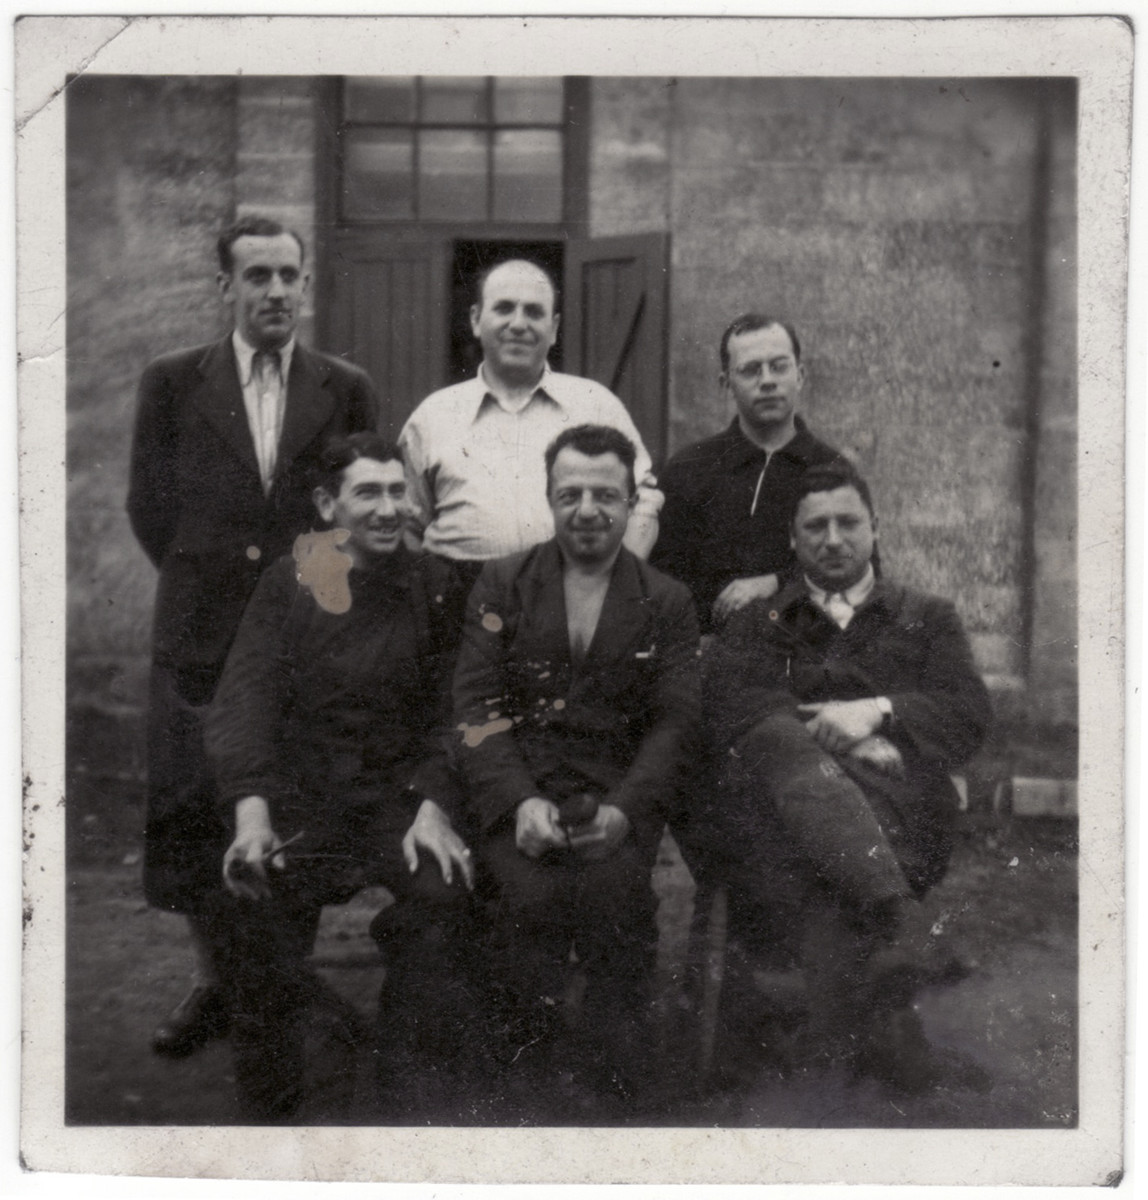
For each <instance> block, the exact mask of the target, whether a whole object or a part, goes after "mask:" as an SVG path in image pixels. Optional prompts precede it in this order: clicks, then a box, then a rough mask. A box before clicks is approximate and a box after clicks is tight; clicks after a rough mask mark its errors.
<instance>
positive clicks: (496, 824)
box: [454, 425, 700, 1116]
mask: <svg viewBox="0 0 1148 1200" xmlns="http://www.w3.org/2000/svg"><path fill="white" fill-rule="evenodd" d="M635 457H636V449H635V447H634V445H633V443H632V442H630V441H629V439H628V438H626V437H625V435H624V434H622V433H620V432H618V430H616V429H613V428H609V427H606V426H601V425H581V426H575V427H574V428H573V429H569V430H566V431H565V432H563V433H561V434H559V436H558V437H557V438H556V439H555V440H554V441H553V442H552V443H551V445H550V447H549V449H548V450H547V451H546V456H545V458H546V477H547V480H548V484H549V486H548V496H549V500H550V508H551V512H552V514H553V518H554V530H555V537H554V538H553V539H551V540H550V541H548V542H543V543H542V544H541V545H539V546H535V547H533V548H532V549H530V550H527V551H525V552H523V553H520V554H515V555H511V556H510V557H509V558H502V559H497V560H495V561H493V562H489V563H487V565H486V566H485V567H484V569H483V572H482V575H481V576H480V577H479V580H478V582H477V583H476V584H475V587H474V590H473V591H472V592H471V595H470V600H469V602H468V604H467V616H466V622H465V626H464V632H463V644H462V649H461V651H460V653H459V661H458V666H457V668H456V671H455V681H454V700H455V724H456V726H457V728H458V731H459V733H460V735H461V736H460V738H459V742H458V749H457V754H458V760H459V763H460V765H461V768H462V773H463V776H464V780H465V783H466V786H467V791H468V799H469V803H470V806H471V809H472V812H473V815H474V818H475V821H476V823H477V825H478V827H479V829H480V831H481V833H480V835H479V840H478V842H477V844H476V846H475V849H476V851H477V852H478V853H479V854H480V855H481V863H482V866H483V868H484V870H485V872H486V873H487V880H488V882H489V883H490V884H492V885H493V893H494V894H493V898H492V902H491V903H492V931H491V932H492V945H491V953H490V955H489V965H490V970H491V974H492V977H493V983H494V985H495V987H496V989H497V992H498V999H499V1001H500V1004H499V1006H498V1007H499V1011H500V1014H501V1017H502V1022H501V1024H502V1027H503V1028H504V1029H506V1030H507V1031H508V1032H509V1038H510V1046H509V1050H510V1051H511V1055H512V1056H513V1059H514V1060H517V1059H518V1057H519V1055H520V1054H521V1052H522V1050H523V1049H524V1048H526V1047H528V1046H534V1045H535V1043H540V1044H539V1046H538V1049H537V1050H532V1051H531V1052H530V1053H531V1055H536V1054H542V1055H543V1058H544V1063H543V1065H544V1068H546V1069H548V1071H549V1074H550V1076H551V1079H550V1085H551V1087H553V1085H554V1083H555V1080H554V1078H553V1077H554V1076H555V1075H556V1074H557V1072H558V1071H559V1070H560V1069H561V1067H562V1065H563V1063H562V1062H561V1061H559V1062H554V1061H553V1060H551V1061H550V1062H549V1064H547V1063H546V1062H545V1055H547V1054H549V1053H550V1052H551V1049H552V1048H553V1047H555V1046H558V1047H560V1048H561V1046H562V1043H561V1041H560V1039H558V1038H557V1037H556V1035H558V1034H559V1033H560V1031H561V1024H562V1021H561V1018H562V1017H563V1015H567V1016H569V1014H568V1013H567V1012H566V1009H565V1006H564V1005H563V997H564V994H565V990H566V987H567V980H566V972H567V970H568V966H567V964H568V962H569V959H570V950H571V946H572V945H573V947H574V949H575V951H576V953H577V955H578V960H579V962H580V963H581V964H582V969H583V971H584V972H585V976H586V980H587V989H586V995H585V1000H584V1003H583V1005H582V1019H581V1021H580V1023H579V1025H578V1036H576V1037H575V1040H574V1045H573V1047H566V1050H567V1051H569V1050H571V1049H573V1050H574V1051H575V1052H576V1053H577V1054H578V1055H579V1056H581V1055H585V1056H586V1060H587V1065H588V1067H589V1069H590V1071H591V1073H592V1076H593V1083H594V1086H595V1087H599V1086H602V1085H603V1084H606V1083H609V1082H610V1080H611V1077H613V1078H614V1079H615V1080H617V1081H618V1082H621V1083H623V1084H624V1085H625V1084H629V1085H630V1086H631V1087H632V1086H633V1085H634V1084H635V1083H640V1082H641V1081H642V1080H641V1074H640V1073H641V1072H642V1071H644V1070H645V1069H647V1067H648V1065H649V1055H648V1054H644V1053H643V1048H645V1050H647V1051H648V1049H649V1046H648V1042H647V1041H646V1038H645V1033H646V1030H647V1023H646V1021H645V1016H646V1012H645V1005H646V1003H647V1002H648V994H647V989H648V985H649V983H650V978H651V973H652V969H653V965H654V948H655V945H656V942H657V932H656V929H655V924H654V911H655V901H654V895H653V892H652V889H651V886H650V871H651V869H652V867H653V865H654V858H655V856H656V853H657V848H658V842H659V839H660V838H661V834H662V826H663V823H664V817H663V815H662V812H663V809H664V807H665V806H666V804H667V803H668V800H669V798H670V797H671V796H672V795H673V794H674V793H675V792H676V790H677V788H678V786H679V785H680V782H681V779H682V776H683V773H684V771H685V767H686V765H687V764H688V763H689V762H690V760H691V757H692V756H693V754H694V753H695V751H694V742H695V739H696V737H697V735H698V733H699V725H700V694H699V689H700V680H699V673H698V655H697V647H698V633H697V622H696V620H695V617H694V611H693V604H692V602H691V601H690V596H689V592H688V591H687V590H686V588H685V587H684V586H683V585H682V584H680V583H677V582H675V581H674V580H672V579H668V578H666V577H665V576H664V575H662V574H661V573H660V572H658V571H655V570H653V569H652V568H651V567H649V566H647V564H645V563H644V562H642V561H641V560H640V559H639V558H637V557H636V556H635V555H634V554H632V553H631V552H630V551H629V550H627V549H626V548H625V546H624V545H623V544H622V541H623V538H624V536H625V533H626V526H627V521H628V518H629V515H630V512H631V511H632V510H633V508H634V505H635V500H636V493H637V488H636V486H635V479H634V461H635ZM539 474H540V475H541V472H539ZM560 1052H561V1050H560ZM566 1064H567V1065H570V1066H575V1065H576V1064H575V1062H574V1061H572V1060H571V1058H570V1057H567V1059H566ZM612 1086H613V1085H612ZM543 1090H544V1091H545V1090H547V1089H546V1087H545V1086H544V1087H543ZM626 1090H629V1089H628V1088H627V1089H626ZM533 1115H535V1116H537V1115H538V1114H537V1112H535V1113H534V1114H533Z"/></svg>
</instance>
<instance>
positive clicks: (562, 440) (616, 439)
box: [546, 425, 638, 496]
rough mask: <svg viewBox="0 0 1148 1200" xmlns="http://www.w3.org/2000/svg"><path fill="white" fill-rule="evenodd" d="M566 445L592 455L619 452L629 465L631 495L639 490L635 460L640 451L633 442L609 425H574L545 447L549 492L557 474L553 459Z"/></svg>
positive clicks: (624, 461)
mask: <svg viewBox="0 0 1148 1200" xmlns="http://www.w3.org/2000/svg"><path fill="white" fill-rule="evenodd" d="M567 446H569V447H570V449H571V450H577V451H578V453H579V454H585V455H587V456H588V457H590V458H594V457H596V456H597V455H599V454H616V455H617V456H618V457H619V458H620V459H621V460H622V465H623V466H624V467H625V468H626V482H627V483H628V484H629V485H630V495H631V496H632V495H633V494H634V493H635V492H636V491H637V490H638V487H637V483H636V481H635V479H634V462H635V460H636V459H637V457H638V451H637V449H636V448H635V446H634V443H633V442H632V441H630V439H629V438H628V437H627V436H626V435H625V434H624V433H622V432H621V430H618V429H614V428H613V427H612V426H610V425H575V426H574V428H573V429H564V430H562V432H561V433H560V434H559V435H558V436H557V437H556V438H555V439H554V441H552V442H551V443H550V445H549V446H547V447H546V491H547V492H549V491H550V482H551V478H552V477H553V475H554V460H555V459H556V458H557V457H558V455H559V454H560V453H561V452H562V451H563V450H565V449H566V447H567Z"/></svg>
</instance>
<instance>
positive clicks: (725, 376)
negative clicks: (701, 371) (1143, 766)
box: [717, 371, 729, 393]
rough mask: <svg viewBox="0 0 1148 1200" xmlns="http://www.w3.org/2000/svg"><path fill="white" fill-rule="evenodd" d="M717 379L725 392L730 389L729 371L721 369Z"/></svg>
mask: <svg viewBox="0 0 1148 1200" xmlns="http://www.w3.org/2000/svg"><path fill="white" fill-rule="evenodd" d="M717 381H718V387H719V388H721V390H722V392H723V393H724V392H727V391H729V373H728V372H727V371H719V372H718V377H717Z"/></svg>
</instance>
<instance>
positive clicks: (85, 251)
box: [67, 76, 236, 775]
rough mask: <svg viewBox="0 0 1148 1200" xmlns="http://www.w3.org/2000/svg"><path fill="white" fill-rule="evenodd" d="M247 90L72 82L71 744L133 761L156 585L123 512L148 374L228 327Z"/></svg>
mask: <svg viewBox="0 0 1148 1200" xmlns="http://www.w3.org/2000/svg"><path fill="white" fill-rule="evenodd" d="M235 98H236V84H235V81H234V80H232V79H211V78H203V77H197V78H194V79H182V78H176V77H167V78H163V77H155V78H140V77H131V78H119V77H109V76H104V77H100V76H84V77H81V78H79V79H77V80H75V81H74V82H73V83H72V84H70V86H69V88H68V142H67V155H68V163H67V166H68V171H67V189H68V191H67V239H68V241H67V260H68V261H67V268H68V269H67V280H68V312H67V321H68V341H67V344H68V366H67V407H68V508H67V531H68V666H69V679H68V686H69V722H68V737H69V751H70V754H72V755H74V754H76V753H79V754H83V755H87V754H97V755H98V756H99V757H100V758H101V760H103V761H104V762H105V763H109V764H113V766H114V769H115V770H116V771H122V772H123V773H126V774H129V775H130V774H134V773H135V772H136V771H137V770H138V769H139V765H140V763H141V762H142V754H143V751H142V734H141V723H140V720H139V713H140V706H141V704H142V700H143V697H144V695H145V692H146V675H147V656H148V630H149V628H150V623H151V605H152V598H153V594H154V589H155V571H154V570H153V568H152V566H151V565H150V563H148V561H147V559H146V558H145V557H144V555H143V553H142V551H140V549H139V548H138V546H137V545H136V542H135V539H134V538H133V537H132V534H131V530H130V529H129V527H128V522H127V517H126V515H125V513H124V500H125V498H126V493H127V478H128V457H129V450H130V440H131V427H132V415H133V413H134V411H135V389H136V384H137V382H138V380H139V376H140V372H141V371H142V370H143V368H144V366H145V365H146V364H147V363H148V361H149V360H150V359H152V358H154V357H155V356H156V355H158V354H161V353H163V352H165V351H168V350H173V349H176V348H178V347H180V346H189V345H194V344H196V343H197V342H206V341H208V340H210V339H212V338H215V337H219V336H221V335H222V334H223V333H224V332H225V331H226V327H227V326H226V323H225V321H224V318H223V314H222V312H221V309H220V305H219V300H218V295H217V292H216V288H215V272H216V264H215V238H216V236H217V235H218V233H219V230H220V228H222V226H223V225H225V224H226V223H227V222H228V221H229V220H230V219H231V218H232V214H233V211H234V203H235V199H234V197H235V192H234V188H235V178H236V170H235V144H236V138H235V120H236V105H235ZM70 765H72V766H76V765H82V764H77V763H76V762H75V761H74V757H73V760H72V762H71V763H70Z"/></svg>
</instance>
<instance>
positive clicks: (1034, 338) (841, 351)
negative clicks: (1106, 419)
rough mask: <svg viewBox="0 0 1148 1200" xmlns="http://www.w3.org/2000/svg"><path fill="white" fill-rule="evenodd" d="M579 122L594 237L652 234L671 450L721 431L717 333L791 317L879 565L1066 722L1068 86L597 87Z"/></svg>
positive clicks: (1070, 701)
mask: <svg viewBox="0 0 1148 1200" xmlns="http://www.w3.org/2000/svg"><path fill="white" fill-rule="evenodd" d="M592 118H593V129H592V134H591V144H592V146H593V154H592V160H591V179H590V197H591V214H590V231H591V234H592V235H606V234H613V233H623V232H635V231H637V230H638V229H642V230H660V231H668V232H669V233H670V235H671V246H672V255H673V271H672V275H671V281H670V291H671V346H670V397H669V403H670V441H671V448H678V447H681V446H682V445H684V444H685V443H687V442H689V441H691V440H693V439H696V438H700V437H704V436H707V435H709V434H711V433H713V432H715V431H716V430H717V429H718V428H720V427H721V426H723V425H724V424H726V423H727V422H728V421H729V420H730V418H731V416H732V411H731V410H729V409H727V407H726V406H725V405H724V404H723V402H722V401H721V400H720V398H719V395H718V390H717V386H716V376H717V373H718V369H719V364H718V359H717V344H718V340H719V337H720V334H721V331H722V329H723V328H724V326H725V325H726V324H727V323H728V321H729V320H730V319H731V318H732V317H733V316H734V315H736V314H737V313H739V312H741V311H744V310H746V309H764V310H765V311H767V312H773V313H778V314H782V315H785V316H787V317H788V318H790V319H791V320H792V321H793V322H794V324H795V325H796V326H797V328H798V329H799V331H800V333H801V335H802V339H803V342H804V346H805V361H806V369H807V372H808V382H807V385H806V391H805V399H806V411H807V415H808V417H809V420H810V423H811V425H812V426H813V427H814V428H815V429H816V430H817V431H819V432H820V433H822V434H823V435H824V436H825V437H826V438H827V439H828V440H830V441H832V442H834V443H836V444H837V445H839V446H841V447H842V448H843V449H845V450H846V451H847V452H848V453H850V454H851V455H852V456H853V457H854V458H855V459H856V461H857V462H858V464H859V465H860V467H861V468H862V470H863V471H864V472H865V473H866V474H867V475H868V476H869V477H870V479H871V481H872V483H873V486H874V492H875V495H876V498H877V502H878V506H879V510H880V513H881V516H882V519H883V524H882V548H883V559H884V562H885V563H886V565H887V567H888V568H889V569H890V571H892V572H895V573H896V575H897V576H898V577H899V578H901V579H903V580H905V581H906V582H910V583H914V584H917V585H919V586H922V587H925V588H928V589H930V590H933V591H937V592H940V593H941V594H944V595H948V596H951V597H953V598H954V599H955V600H956V601H957V603H958V606H959V607H960V610H961V613H962V616H963V617H964V619H965V621H966V623H967V625H968V628H969V629H970V632H971V634H972V637H973V641H974V646H975V650H976V653H977V656H978V660H979V662H980V665H981V667H982V669H983V670H984V671H985V672H986V673H987V674H989V675H990V676H992V677H994V682H995V683H996V684H997V685H998V688H999V689H1000V690H1002V691H1003V692H1005V693H1007V692H1009V691H1015V690H1016V688H1018V687H1019V686H1020V685H1021V683H1022V682H1023V680H1024V679H1025V677H1026V676H1030V679H1031V682H1033V683H1039V684H1040V685H1041V686H1039V687H1034V688H1033V689H1032V692H1031V694H1030V700H1031V702H1032V704H1033V705H1034V706H1035V707H1036V708H1038V709H1041V710H1042V715H1043V717H1044V718H1047V719H1049V720H1057V721H1062V720H1069V721H1070V720H1072V719H1073V716H1074V705H1075V691H1074V686H1075V685H1074V672H1075V662H1074V658H1073V645H1074V641H1075V624H1074V620H1075V612H1074V607H1075V605H1074V598H1073V596H1074V594H1073V591H1072V581H1073V579H1074V557H1073V555H1074V547H1073V544H1072V536H1073V528H1074V523H1073V518H1074V508H1073V503H1072V502H1073V498H1074V492H1073V489H1072V487H1071V481H1072V479H1073V478H1074V475H1073V465H1074V460H1075V428H1074V416H1075V378H1074V369H1075V349H1074V345H1075V341H1074V328H1075V307H1074V303H1075V271H1074V266H1075V259H1074V253H1075V246H1074V242H1073V236H1074V212H1075V207H1074V206H1075V196H1074V193H1073V181H1074V173H1075V105H1074V96H1073V95H1072V93H1071V84H1065V85H1056V84H1041V83H1040V82H1038V81H1027V80H1024V81H1019V80H1018V81H1000V80H959V81H943V80H935V79H934V80H916V81H914V80H864V79H861V80H830V79H741V78H733V79H677V80H670V79H644V80H612V81H596V82H595V85H594V89H593V112H592ZM1038 188H1039V189H1040V190H1039V191H1038ZM1066 481H1067V482H1068V485H1069V486H1068V487H1065V486H1064V485H1065V482H1066ZM1052 491H1056V492H1057V495H1056V497H1055V498H1051V497H1050V495H1049V493H1050V492H1052ZM1034 571H1035V572H1036V574H1034ZM1046 581H1049V582H1053V581H1054V582H1055V584H1056V587H1055V589H1045V588H1044V587H1043V583H1044V582H1046ZM1034 592H1037V593H1039V599H1038V600H1037V599H1035V598H1034ZM1038 626H1039V630H1040V632H1039V635H1038V636H1035V637H1034V630H1035V629H1036V628H1037V627H1038ZM1050 636H1051V637H1052V638H1054V639H1055V642H1054V643H1053V644H1047V643H1048V638H1049V637H1050ZM1030 647H1031V648H1032V655H1031V662H1030V655H1029V650H1030ZM1046 684H1048V685H1054V686H1053V693H1055V694H1053V693H1048V694H1046V693H1045V691H1044V686H1045V685H1046Z"/></svg>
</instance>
